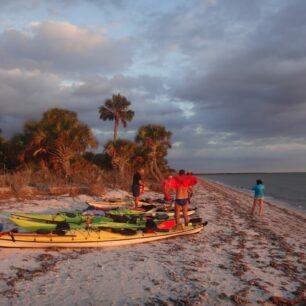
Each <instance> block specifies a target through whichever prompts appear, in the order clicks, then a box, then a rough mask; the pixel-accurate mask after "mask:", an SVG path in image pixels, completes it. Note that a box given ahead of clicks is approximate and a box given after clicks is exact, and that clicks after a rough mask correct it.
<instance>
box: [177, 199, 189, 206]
mask: <svg viewBox="0 0 306 306" xmlns="http://www.w3.org/2000/svg"><path fill="white" fill-rule="evenodd" d="M187 203H188V199H176V200H175V204H177V205H179V206H185V205H186V204H187Z"/></svg>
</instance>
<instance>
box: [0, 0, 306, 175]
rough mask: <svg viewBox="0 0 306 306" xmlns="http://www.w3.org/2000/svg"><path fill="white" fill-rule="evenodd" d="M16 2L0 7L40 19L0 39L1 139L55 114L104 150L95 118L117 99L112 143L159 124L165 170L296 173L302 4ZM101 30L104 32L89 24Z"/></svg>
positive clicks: (302, 158)
mask: <svg viewBox="0 0 306 306" xmlns="http://www.w3.org/2000/svg"><path fill="white" fill-rule="evenodd" d="M22 2H23V3H24V1H20V2H18V1H17V0H16V1H13V2H10V4H9V3H6V4H5V1H3V2H1V3H0V6H1V5H2V8H3V7H5V9H4V11H5V10H7V11H8V10H13V9H14V7H15V8H16V10H18V9H19V10H21V11H22V10H23V11H24V13H20V14H19V16H22V14H26V13H25V11H26V10H27V12H30V11H31V9H33V7H35V4H34V3H36V6H37V7H39V8H40V9H42V8H44V10H43V11H44V14H45V15H47V16H48V18H41V19H39V18H38V19H36V20H38V21H37V22H34V23H32V24H31V26H30V27H28V26H24V25H23V26H20V24H17V25H16V26H13V27H12V26H11V27H6V29H5V30H3V31H2V32H1V33H0V57H1V62H0V102H1V105H0V107H1V115H0V120H1V123H0V127H1V128H2V129H3V131H4V133H7V134H5V135H11V133H13V131H17V130H18V129H19V127H20V122H22V121H23V120H25V119H29V118H30V117H35V118H36V117H39V116H40V115H41V113H42V112H43V111H44V110H45V109H47V108H50V107H54V106H60V107H65V108H69V109H72V110H74V111H77V112H78V114H79V117H80V118H81V119H82V120H83V121H84V122H86V123H88V124H89V125H90V126H91V127H92V128H93V129H94V131H95V133H96V135H97V137H98V138H99V140H100V141H101V142H104V141H105V140H106V139H107V138H108V137H109V135H111V133H112V128H113V125H112V122H102V121H100V120H99V118H98V113H97V108H98V106H100V105H101V104H102V103H103V101H104V99H106V98H108V97H110V96H111V95H112V94H113V93H117V92H120V93H122V94H124V95H125V96H127V98H128V99H129V100H130V101H132V108H133V109H134V110H135V111H136V116H135V119H134V120H133V122H132V123H130V124H129V126H128V130H123V129H120V133H121V136H123V137H127V138H129V139H131V138H133V137H134V134H135V131H137V128H138V127H139V126H140V125H142V124H146V123H159V124H164V125H166V127H167V128H168V129H169V130H171V131H172V132H173V142H174V143H175V145H174V147H173V149H172V150H171V153H170V161H171V165H173V166H175V167H177V168H181V167H188V168H192V169H198V170H201V171H202V170H204V171H205V170H207V171H214V169H215V170H216V171H217V170H218V171H243V170H251V171H254V170H282V169H283V170H290V169H291V170H300V169H301V167H302V166H301V165H303V164H304V165H306V152H305V145H304V144H305V143H306V135H305V130H306V121H305V118H306V87H305V82H306V55H305V50H306V22H305V18H304V11H305V9H306V4H305V2H304V1H302V0H296V1H290V2H288V1H285V0H258V1H252V2H249V1H248V2H247V1H245V0H234V1H222V0H216V1H211V0H207V1H202V0H193V1H189V2H186V1H178V2H177V3H175V4H173V3H172V4H169V3H168V2H163V1H161V2H159V3H157V4H156V5H153V6H148V5H146V4H145V3H144V2H141V5H140V4H134V3H133V4H131V3H128V4H127V2H123V1H116V2H114V4H112V3H111V2H112V1H106V2H104V1H98V0H88V1H85V2H84V1H70V0H56V1H54V2H53V1H52V2H50V3H48V4H46V2H44V1H29V2H26V5H22ZM31 7H32V8H31ZM58 8H65V12H64V10H59V11H60V13H59V15H58V16H61V19H62V20H65V21H52V17H50V16H53V15H52V14H51V13H48V10H49V9H58ZM144 8H146V9H144ZM82 10H85V11H86V12H84V15H83V14H82V12H83V11H82ZM93 10H94V11H93ZM96 10H99V12H101V16H102V17H101V19H102V20H101V23H99V22H97V19H95V22H96V25H95V26H93V25H92V23H91V22H92V18H88V17H86V16H87V15H91V14H89V13H93V12H95V11H96ZM38 11H39V10H35V12H36V15H38V14H39V13H38ZM75 12H78V14H79V16H75V15H73V13H75ZM106 12H107V13H106ZM27 14H28V13H27ZM48 14H49V15H48ZM50 14H51V15H50ZM126 14H128V15H129V16H132V18H124V16H125V15H126ZM36 15H35V16H36ZM72 15H73V16H74V17H73V18H71V16H72ZM106 15H107V16H106ZM54 16H55V15H54ZM96 17H97V16H96ZM78 18H79V19H78ZM86 18H87V19H86ZM45 19H47V20H45ZM48 19H49V21H48ZM25 20H27V22H28V21H29V17H27V18H25ZM50 20H51V21H50ZM86 20H87V22H86ZM106 21H107V22H109V23H112V24H116V28H106V27H105V26H103V27H102V26H98V25H97V24H106ZM84 23H85V24H91V26H89V25H88V26H84V25H83V24H84ZM118 37H121V38H118ZM279 165H282V169H280V166H279ZM278 167H279V168H278Z"/></svg>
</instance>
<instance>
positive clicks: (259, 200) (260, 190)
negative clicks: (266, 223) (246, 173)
mask: <svg viewBox="0 0 306 306" xmlns="http://www.w3.org/2000/svg"><path fill="white" fill-rule="evenodd" d="M252 190H253V191H254V203H253V207H252V214H254V212H255V209H256V206H257V204H258V205H259V215H260V216H262V214H263V205H264V191H265V185H264V184H263V182H262V180H257V181H256V185H255V186H254V187H253V188H252Z"/></svg>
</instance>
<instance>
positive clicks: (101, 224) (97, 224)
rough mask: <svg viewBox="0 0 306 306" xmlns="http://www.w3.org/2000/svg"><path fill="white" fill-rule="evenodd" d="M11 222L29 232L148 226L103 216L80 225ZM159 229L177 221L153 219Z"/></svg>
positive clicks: (171, 225) (143, 223)
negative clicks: (115, 220)
mask: <svg viewBox="0 0 306 306" xmlns="http://www.w3.org/2000/svg"><path fill="white" fill-rule="evenodd" d="M9 220H10V221H12V222H13V223H15V224H16V225H17V226H19V227H22V228H23V229H25V230H27V231H36V230H57V229H64V230H67V229H85V228H88V227H91V228H95V229H97V228H109V229H143V228H145V227H146V225H147V220H146V219H144V220H135V222H134V223H126V222H114V220H113V219H111V218H107V217H101V216H95V217H93V218H92V219H91V220H90V222H83V223H80V224H76V223H68V222H65V221H63V222H50V221H47V222H45V221H40V220H36V219H23V218H18V217H11V218H9ZM152 222H154V223H155V224H156V226H157V228H159V229H170V228H172V227H173V226H174V225H175V220H174V219H171V220H157V219H152Z"/></svg>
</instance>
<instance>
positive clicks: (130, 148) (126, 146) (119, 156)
mask: <svg viewBox="0 0 306 306" xmlns="http://www.w3.org/2000/svg"><path fill="white" fill-rule="evenodd" d="M135 149H136V144H135V143H134V142H133V141H130V140H126V139H118V140H117V141H116V142H114V141H111V140H110V141H108V142H107V143H106V145H105V152H106V153H107V154H108V155H109V156H110V157H111V159H112V165H113V167H115V168H117V169H119V172H120V174H121V176H122V177H123V175H124V172H125V170H126V169H127V167H128V166H130V165H131V160H132V159H133V157H134V155H135Z"/></svg>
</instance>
